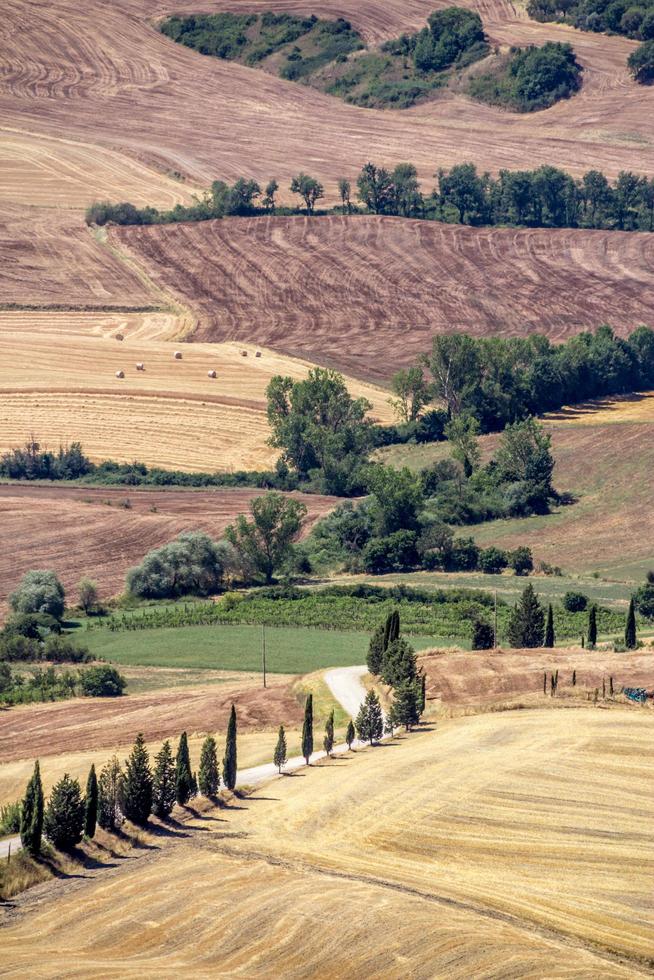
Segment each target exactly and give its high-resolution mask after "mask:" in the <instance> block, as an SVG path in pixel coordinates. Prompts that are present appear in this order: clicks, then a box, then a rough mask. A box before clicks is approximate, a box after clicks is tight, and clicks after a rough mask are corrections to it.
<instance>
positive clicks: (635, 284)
mask: <svg viewBox="0 0 654 980" xmlns="http://www.w3.org/2000/svg"><path fill="white" fill-rule="evenodd" d="M112 238H114V239H115V240H117V241H118V242H120V245H121V246H122V247H123V248H126V249H127V250H128V252H129V254H130V255H131V256H132V257H133V258H134V259H135V260H136V261H137V262H139V263H143V264H144V266H145V268H146V269H147V272H148V274H149V275H150V277H151V278H152V280H153V281H154V282H155V283H156V284H157V285H158V286H159V287H161V288H165V289H167V290H169V291H170V292H172V293H173V294H175V295H176V296H178V297H179V298H180V299H181V301H182V302H183V303H184V304H187V305H188V306H190V307H191V308H192V309H193V311H194V313H195V314H196V315H197V318H198V326H197V328H196V330H195V332H194V333H193V339H194V340H202V341H207V340H211V341H216V340H223V339H232V338H236V339H241V340H249V341H257V342H259V343H265V344H267V345H269V346H271V347H274V348H275V349H277V350H284V351H289V352H292V353H300V354H302V355H303V356H305V357H308V358H309V359H310V360H313V361H318V362H321V363H329V364H334V365H336V366H338V367H339V368H341V369H345V370H348V371H351V372H353V373H355V374H356V375H358V376H362V377H365V376H371V377H388V376H389V375H390V374H392V373H393V372H394V371H395V370H396V369H397V367H398V366H399V365H401V364H407V363H409V362H410V361H411V360H413V359H414V358H415V357H416V356H417V354H419V353H420V352H423V351H427V350H429V348H430V344H431V337H432V336H433V334H434V333H437V332H442V331H450V330H465V331H466V332H468V333H471V334H476V335H488V334H495V333H498V334H502V335H503V336H506V335H508V334H516V335H520V334H522V335H524V334H526V333H530V332H532V331H534V330H538V331H539V332H543V333H546V334H547V335H548V336H550V337H551V338H552V339H553V340H561V339H564V338H565V337H567V336H569V335H571V334H574V333H577V332H579V330H581V329H588V328H595V327H597V326H598V325H599V324H600V323H605V322H610V323H612V324H613V326H614V327H615V328H616V329H617V330H618V331H620V332H627V331H629V330H631V329H633V328H634V327H635V326H636V325H638V324H639V323H648V324H654V291H653V290H652V289H650V288H649V287H650V285H651V282H652V279H653V277H654V235H648V234H646V233H642V234H634V233H631V232H624V233H617V232H604V231H579V230H551V229H533V230H529V229H496V228H494V229H487V228H484V229H478V228H467V227H457V226H452V225H441V224H436V223H432V222H424V221H410V220H405V219H398V218H383V217H381V218H380V217H374V216H371V217H357V218H350V219H348V218H343V217H329V218H320V219H306V218H251V219H243V218H241V219H239V218H236V219H231V220H223V221H210V222H203V223H201V224H181V225H168V226H164V227H150V228H139V227H132V228H117V229H114V231H113V232H112Z"/></svg>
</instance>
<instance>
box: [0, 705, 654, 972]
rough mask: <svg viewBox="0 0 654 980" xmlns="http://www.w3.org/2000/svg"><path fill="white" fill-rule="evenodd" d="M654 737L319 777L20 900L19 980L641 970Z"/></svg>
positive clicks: (590, 738) (457, 736) (411, 753)
mask: <svg viewBox="0 0 654 980" xmlns="http://www.w3.org/2000/svg"><path fill="white" fill-rule="evenodd" d="M653 734H654V719H653V717H652V715H651V712H649V711H647V710H643V711H640V710H638V709H636V710H628V709H620V708H617V709H611V710H602V709H593V708H590V707H589V708H574V709H559V710H534V711H525V712H506V713H496V714H487V715H478V716H475V717H472V718H465V719H456V720H451V721H447V722H444V723H442V724H440V725H439V727H438V729H436V730H433V731H423V732H422V733H420V734H414V735H412V736H411V737H409V738H402V739H399V740H396V741H395V742H394V743H392V744H390V745H386V746H384V747H380V748H377V749H373V750H364V751H360V752H357V753H356V755H353V756H349V757H347V758H343V759H340V760H338V761H334V762H333V763H331V764H329V765H325V766H320V767H314V768H313V769H312V770H311V771H306V770H304V771H303V772H302V773H301V774H298V775H297V776H295V777H292V778H284V779H283V780H280V781H276V782H273V783H270V784H268V785H267V786H266V787H265V788H262V789H261V790H259V791H257V792H255V793H254V794H253V796H251V797H250V798H249V799H246V800H244V801H241V802H239V806H238V809H235V810H231V809H222V810H219V811H215V812H214V813H213V814H208V815H205V817H204V818H198V819H195V820H192V821H191V823H190V824H188V825H186V826H187V830H188V832H189V833H190V836H189V837H186V838H185V837H180V838H179V839H178V840H176V841H175V842H174V843H170V844H168V845H165V846H164V847H163V848H162V849H161V850H159V851H154V852H153V851H150V852H148V854H147V856H145V857H140V858H138V859H137V860H132V861H129V862H127V861H125V862H121V863H120V865H121V866H120V867H118V868H115V869H114V870H110V871H106V870H103V871H102V872H101V873H97V874H93V873H91V874H90V880H89V877H86V878H84V877H83V878H82V879H77V880H75V881H67V882H55V883H54V884H51V885H46V886H39V887H38V888H37V889H34V890H33V891H32V892H31V893H28V894H27V895H26V896H24V897H23V898H22V899H19V900H18V901H16V904H15V906H14V908H13V909H8V910H5V912H4V928H3V929H2V933H1V935H2V943H3V952H4V957H3V959H4V967H3V973H4V975H6V976H11V977H22V976H25V975H29V976H31V977H37V978H41V977H43V978H45V977H55V976H60V975H61V974H62V973H65V974H66V975H67V976H74V977H87V976H91V975H93V976H107V975H109V974H112V975H116V974H119V975H120V976H124V977H136V976H137V975H139V976H143V975H153V974H154V973H157V974H159V975H172V974H173V973H181V972H192V973H193V975H194V976H197V977H215V976H216V975H227V974H229V975H233V974H239V975H243V976H262V977H273V976H285V977H298V978H299V977H309V976H316V975H320V976H323V977H345V976H353V975H356V976H358V977H379V976H384V977H393V978H395V977H397V978H400V977H406V976H411V977H425V978H427V977H434V976H439V977H440V976H447V977H455V978H466V980H467V978H469V977H470V976H475V977H497V978H499V977H527V976H529V977H542V976H544V975H547V976H549V977H570V978H571V977H575V978H579V977H583V978H588V980H590V978H593V980H596V978H605V977H633V976H640V975H645V974H647V973H648V971H647V969H646V968H645V967H644V966H643V965H642V960H643V959H644V958H646V957H648V956H649V955H651V943H650V940H651V934H652V926H653V922H652V909H651V880H652V874H653V873H654V851H653V848H652V830H651V828H652V818H653V817H654V807H653V804H652V800H653V799H654V760H653V759H652V756H651V753H650V752H649V751H648V749H647V746H648V745H651V744H652V735H653ZM55 902H56V905H55ZM55 908H56V915H54V914H53V910H54V909H55ZM80 908H83V912H84V914H83V915H80Z"/></svg>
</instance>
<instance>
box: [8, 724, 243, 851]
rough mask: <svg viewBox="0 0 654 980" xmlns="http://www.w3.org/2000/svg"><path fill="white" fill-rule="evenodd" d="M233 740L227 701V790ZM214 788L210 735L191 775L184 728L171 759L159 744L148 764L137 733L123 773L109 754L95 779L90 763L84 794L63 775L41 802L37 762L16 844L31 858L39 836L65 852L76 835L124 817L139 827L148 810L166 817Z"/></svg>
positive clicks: (233, 765) (232, 777) (231, 780)
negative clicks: (19, 842)
mask: <svg viewBox="0 0 654 980" xmlns="http://www.w3.org/2000/svg"><path fill="white" fill-rule="evenodd" d="M236 738H237V721H236V708H235V706H234V705H232V708H231V712H230V717H229V724H228V727H227V738H226V743H225V755H224V758H223V765H222V780H223V784H224V786H225V787H226V788H227V789H229V790H233V789H234V787H235V786H236V776H237V750H236ZM219 787H220V768H219V764H218V755H217V745H216V740H215V738H213V736H211V735H208V736H207V738H205V740H204V742H203V744H202V750H201V753H200V768H199V772H198V775H197V776H196V774H195V773H194V772H193V771H192V769H191V759H190V755H189V748H188V737H187V734H186V732H182V734H181V736H180V739H179V744H178V746H177V753H176V755H175V757H173V752H172V748H171V744H170V741H169V740H166V741H165V742H164V743H163V745H162V746H161V749H160V750H159V752H158V753H157V754H156V756H155V757H154V765H153V767H151V766H150V760H149V756H148V751H147V748H146V745H145V740H144V738H143V735H141V734H139V735H137V737H136V741H135V742H134V746H133V748H132V751H131V753H130V755H129V757H128V759H127V760H126V762H125V769H124V771H123V770H122V768H121V766H120V763H119V762H118V759H117V758H116V757H115V756H114V757H113V758H112V759H110V760H109V762H108V763H107V764H106V765H105V767H104V768H103V770H102V772H101V773H100V779H99V780H98V778H97V776H96V771H95V766H94V765H92V766H91V769H90V771H89V775H88V779H87V782H86V793H85V795H84V796H82V791H81V787H80V784H79V781H78V780H77V779H71V778H70V776H69V775H68V774H67V773H66V774H65V775H64V777H63V778H62V779H60V780H59V782H58V783H56V785H55V786H54V787H53V789H52V793H51V794H50V798H49V800H48V803H47V806H46V805H45V802H44V796H43V784H42V782H41V771H40V766H39V762H38V760H37V761H36V762H35V764H34V772H33V773H32V776H31V778H30V780H29V782H28V784H27V789H26V792H25V796H24V798H23V801H22V805H21V823H20V837H21V843H22V845H23V848H24V849H25V850H26V851H27V853H28V854H30V855H31V856H32V857H37V856H38V855H39V854H40V853H41V849H42V838H43V835H45V836H46V837H47V839H48V840H49V841H50V842H51V843H52V844H53V845H54V846H55V847H56V848H57V849H58V850H62V851H69V850H71V849H72V848H74V847H75V846H76V845H77V844H79V843H80V841H81V840H82V837H87V838H89V839H91V838H93V837H94V836H95V832H96V825H98V824H99V825H100V826H101V827H102V828H103V829H105V830H115V829H116V828H117V827H119V826H120V824H121V823H122V822H123V820H124V819H127V820H130V821H131V822H132V823H134V824H136V825H137V826H141V827H143V826H145V825H146V824H147V822H148V820H149V818H150V815H151V814H154V815H155V816H156V817H159V818H160V819H166V818H168V817H169V816H170V814H171V813H172V810H173V807H174V805H175V803H178V804H180V805H181V806H183V805H185V804H186V803H188V801H189V800H190V799H191V798H192V797H193V796H196V795H197V794H198V792H200V793H201V794H202V795H203V796H207V797H210V798H212V797H215V796H216V794H217V792H218V789H219Z"/></svg>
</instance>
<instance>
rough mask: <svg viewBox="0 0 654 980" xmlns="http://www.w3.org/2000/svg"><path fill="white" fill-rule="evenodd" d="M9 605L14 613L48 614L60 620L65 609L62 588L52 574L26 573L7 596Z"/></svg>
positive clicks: (44, 572)
mask: <svg viewBox="0 0 654 980" xmlns="http://www.w3.org/2000/svg"><path fill="white" fill-rule="evenodd" d="M9 603H10V605H11V608H12V609H13V610H14V612H18V613H48V614H49V615H50V616H54V617H55V619H61V617H62V616H63V614H64V608H65V592H64V587H63V585H62V584H61V582H60V581H59V579H58V578H57V576H56V575H55V573H54V572H48V571H32V572H26V573H25V574H24V575H23V577H22V579H21V580H20V584H19V586H18V588H17V589H16V591H15V592H13V593H12V594H11V595H10V596H9Z"/></svg>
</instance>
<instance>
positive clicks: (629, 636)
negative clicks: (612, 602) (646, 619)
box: [624, 599, 638, 650]
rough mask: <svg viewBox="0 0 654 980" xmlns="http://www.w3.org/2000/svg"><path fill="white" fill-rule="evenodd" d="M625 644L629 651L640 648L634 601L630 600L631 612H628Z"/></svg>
mask: <svg viewBox="0 0 654 980" xmlns="http://www.w3.org/2000/svg"><path fill="white" fill-rule="evenodd" d="M624 643H625V646H626V648H627V650H635V649H636V647H637V646H638V638H637V635H636V610H635V607H634V600H633V599H630V601H629V611H628V612H627V622H626V625H625V631H624Z"/></svg>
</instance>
